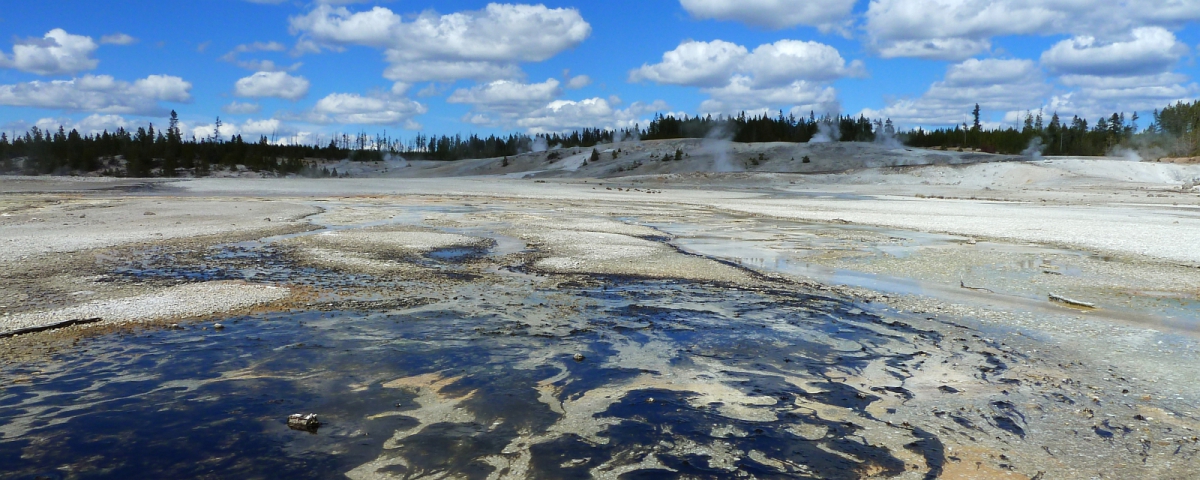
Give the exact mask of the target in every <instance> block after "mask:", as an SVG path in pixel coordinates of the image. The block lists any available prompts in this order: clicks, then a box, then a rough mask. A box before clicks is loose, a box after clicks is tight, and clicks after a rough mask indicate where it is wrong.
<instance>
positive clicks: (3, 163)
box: [0, 111, 635, 177]
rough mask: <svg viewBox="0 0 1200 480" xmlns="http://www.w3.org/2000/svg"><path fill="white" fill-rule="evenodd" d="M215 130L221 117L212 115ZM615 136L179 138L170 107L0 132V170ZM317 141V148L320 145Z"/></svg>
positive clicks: (140, 166)
mask: <svg viewBox="0 0 1200 480" xmlns="http://www.w3.org/2000/svg"><path fill="white" fill-rule="evenodd" d="M216 125H217V126H218V127H217V129H215V130H216V131H219V128H220V127H219V125H220V119H219V118H218V119H217V124H216ZM614 135H617V136H621V135H624V136H634V135H635V132H634V131H632V130H624V131H615V132H614V131H606V130H600V129H587V130H580V131H575V132H571V133H569V134H548V135H537V136H529V135H523V134H513V135H508V136H504V137H500V136H488V137H479V136H477V135H471V136H469V137H462V136H459V135H455V136H446V135H442V136H426V135H421V134H418V135H416V136H415V137H413V138H411V139H409V140H402V139H393V138H391V137H389V136H387V135H377V136H373V137H372V136H368V135H366V134H365V133H360V134H358V135H354V136H350V135H339V136H335V137H334V138H332V139H330V140H329V143H328V144H324V143H321V144H316V145H304V144H292V145H285V144H277V143H273V142H269V141H268V140H267V137H266V136H260V137H259V138H258V139H256V140H245V139H243V138H242V136H241V135H234V136H233V137H232V138H230V139H229V140H225V139H223V138H220V137H217V136H215V135H213V136H210V137H207V138H195V137H194V136H193V137H192V138H189V139H185V138H183V136H182V135H181V134H180V131H179V121H178V115H177V114H176V112H173V111H172V112H171V117H170V119H169V120H168V124H167V128H165V129H155V127H154V125H153V124H150V125H148V126H147V127H138V129H137V130H135V131H131V130H126V129H124V128H118V129H117V130H116V131H115V132H108V131H104V132H101V133H97V134H89V135H83V134H80V133H79V132H78V131H76V130H71V131H66V130H65V129H64V128H63V127H59V128H58V131H49V130H43V129H40V128H38V127H31V128H30V129H29V131H27V132H25V133H24V134H23V135H19V136H15V137H14V138H9V137H8V134H7V133H0V173H23V174H32V175H36V174H69V173H88V172H99V173H101V174H104V175H111V176H129V177H150V176H163V177H174V176H178V175H181V174H190V175H196V176H204V175H208V174H210V173H211V172H212V171H213V170H214V169H233V168H235V167H236V166H239V165H240V166H244V167H245V168H247V169H250V170H253V171H265V172H274V173H280V174H289V173H301V174H309V175H315V176H321V175H327V174H328V173H327V170H324V169H318V168H317V166H316V164H317V161H320V160H327V161H340V160H347V159H348V160H351V161H383V160H387V159H388V156H389V155H400V156H402V157H404V158H406V159H414V160H419V159H427V160H447V161H449V160H462V159H468V158H490V157H502V156H513V155H518V154H521V153H524V152H530V151H535V150H547V149H550V148H577V147H592V146H595V145H598V144H601V143H609V142H612V141H613V138H614ZM322 145H323V146H322Z"/></svg>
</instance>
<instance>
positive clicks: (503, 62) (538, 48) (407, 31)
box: [290, 3, 592, 82]
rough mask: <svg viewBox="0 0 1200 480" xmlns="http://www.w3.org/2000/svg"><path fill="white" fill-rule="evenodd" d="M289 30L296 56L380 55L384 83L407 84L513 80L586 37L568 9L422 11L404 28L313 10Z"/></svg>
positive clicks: (366, 14)
mask: <svg viewBox="0 0 1200 480" xmlns="http://www.w3.org/2000/svg"><path fill="white" fill-rule="evenodd" d="M290 28H291V31H292V33H293V34H297V35H300V36H301V39H300V44H304V45H305V48H304V49H299V48H298V50H311V49H312V48H313V47H325V48H340V47H344V46H348V45H363V46H369V47H375V48H380V49H383V50H384V52H385V58H386V59H387V61H388V62H389V63H390V64H391V68H389V69H388V74H387V78H389V79H391V80H395V81H406V82H417V81H447V80H456V79H461V78H475V79H495V78H513V77H515V75H513V73H514V70H515V65H516V64H517V63H519V62H540V61H543V60H546V59H548V58H550V57H553V56H554V55H557V54H558V53H559V52H562V51H563V50H566V49H569V48H573V47H575V46H576V45H579V43H581V42H583V40H584V39H586V38H587V37H588V36H590V35H591V31H592V28H591V25H589V24H588V23H587V22H586V21H584V20H583V17H582V16H580V14H579V11H578V10H575V9H565V8H555V9H551V8H547V7H546V6H544V5H509V4H495V3H493V4H489V5H487V7H485V8H484V9H483V10H477V11H466V12H458V13H452V14H446V15H440V14H437V13H434V12H430V11H427V12H425V13H422V14H420V15H418V16H417V17H415V18H413V19H411V21H406V20H405V18H404V17H402V16H401V15H398V14H396V13H394V12H393V11H391V10H389V9H387V8H384V7H375V8H372V9H371V10H368V11H362V12H351V11H350V10H349V9H347V8H345V7H332V6H329V5H318V6H317V7H316V8H314V9H313V10H312V11H310V12H308V13H307V14H304V15H300V16H295V17H292V18H291V19H290ZM298 46H299V45H298ZM410 66H416V68H410ZM407 70H413V71H412V72H408V71H407ZM477 72H483V73H477ZM489 75H494V76H491V77H490V78H488V76H489Z"/></svg>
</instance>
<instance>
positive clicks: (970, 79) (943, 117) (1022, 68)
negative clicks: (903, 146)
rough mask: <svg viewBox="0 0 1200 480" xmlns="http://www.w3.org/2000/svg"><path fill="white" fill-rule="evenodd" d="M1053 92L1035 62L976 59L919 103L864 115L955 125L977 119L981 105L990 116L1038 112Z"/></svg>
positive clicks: (950, 71) (951, 71) (904, 102)
mask: <svg viewBox="0 0 1200 480" xmlns="http://www.w3.org/2000/svg"><path fill="white" fill-rule="evenodd" d="M1051 90H1052V86H1051V85H1050V84H1049V83H1046V80H1045V78H1044V76H1043V74H1042V72H1041V70H1039V69H1038V67H1037V64H1035V63H1034V62H1033V61H1032V60H1025V59H994V58H992V59H985V60H978V59H970V60H967V61H965V62H961V63H958V64H955V65H951V66H950V67H949V68H947V70H946V76H945V78H944V79H943V80H941V81H938V82H934V83H933V84H932V85H931V86H930V87H929V90H927V91H926V92H925V93H924V94H923V95H922V96H920V97H918V98H915V99H900V100H896V101H893V102H891V103H890V104H889V105H888V106H887V107H885V108H883V109H879V110H875V109H865V110H863V111H862V112H861V113H862V114H863V115H866V116H868V117H871V118H891V119H892V120H893V121H895V122H896V123H898V124H899V125H902V126H908V127H912V126H943V125H955V124H961V123H963V122H970V121H972V120H973V119H972V118H971V110H972V109H973V108H974V106H975V104H979V105H980V107H981V108H982V109H984V110H987V111H1015V110H1021V111H1024V110H1036V109H1037V107H1038V106H1040V105H1042V102H1043V101H1044V100H1045V98H1046V96H1047V95H1049V94H1050V92H1051Z"/></svg>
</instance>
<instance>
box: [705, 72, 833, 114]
mask: <svg viewBox="0 0 1200 480" xmlns="http://www.w3.org/2000/svg"><path fill="white" fill-rule="evenodd" d="M703 92H704V93H707V94H708V95H709V97H710V98H709V99H708V100H705V101H703V102H701V103H700V110H701V111H702V112H704V113H712V114H735V113H737V112H742V111H747V112H756V113H763V112H769V111H772V110H773V109H774V108H775V107H778V106H786V107H787V108H788V110H789V112H791V113H795V114H798V115H799V114H808V113H809V112H810V111H815V112H822V113H829V112H838V111H839V110H840V106H839V105H838V100H837V91H836V90H834V89H833V88H832V87H828V86H824V85H822V84H819V83H814V82H808V81H804V80H797V81H794V82H792V83H790V84H787V85H783V86H773V87H769V88H761V87H758V86H756V85H755V82H754V80H753V79H751V78H749V77H745V76H740V75H739V76H735V77H734V78H733V79H732V80H730V82H729V84H727V85H725V86H722V87H718V88H708V89H704V90H703Z"/></svg>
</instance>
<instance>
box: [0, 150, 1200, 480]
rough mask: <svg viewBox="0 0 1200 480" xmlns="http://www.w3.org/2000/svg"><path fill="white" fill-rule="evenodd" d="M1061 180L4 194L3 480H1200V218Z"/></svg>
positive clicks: (215, 186) (400, 185)
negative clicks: (735, 479) (14, 330)
mask: <svg viewBox="0 0 1200 480" xmlns="http://www.w3.org/2000/svg"><path fill="white" fill-rule="evenodd" d="M647 148H649V147H647ZM652 153H655V152H650V153H647V155H650V154H652ZM1060 162H1066V164H1069V165H1066V166H1064V165H1063V164H1055V163H1052V162H1050V163H1046V164H1044V165H1043V164H1028V165H1025V164H1022V165H1015V164H1014V165H1009V164H1003V165H1004V167H1003V168H1001V167H998V166H997V165H996V164H988V165H969V166H957V167H924V168H923V169H920V170H911V169H908V168H910V167H904V169H899V170H893V171H890V172H881V171H864V172H857V173H850V174H843V175H842V176H839V177H837V178H838V179H839V181H838V182H827V183H822V182H821V181H818V179H815V178H813V177H805V176H795V175H780V174H770V173H736V174H725V175H712V174H705V173H696V174H681V173H665V174H655V175H646V176H634V177H627V178H621V179H612V178H608V179H586V180H583V179H581V180H565V181H554V180H547V181H546V182H547V183H535V181H533V180H521V179H505V178H501V177H486V178H466V179H463V178H456V179H416V180H403V181H401V180H396V179H340V180H325V181H311V180H289V179H203V180H188V181H180V182H172V183H168V184H160V185H156V186H155V188H153V189H151V191H149V192H142V193H139V194H138V195H129V192H127V191H123V190H101V191H95V192H91V193H78V192H79V189H76V188H73V187H71V186H70V185H66V184H64V185H58V186H55V188H58V189H60V190H61V191H56V190H54V189H53V188H50V189H43V190H46V191H43V193H38V194H29V193H25V192H24V191H22V192H20V193H8V194H5V195H3V196H0V201H2V202H3V205H4V207H3V208H4V210H3V212H4V213H5V214H6V215H10V216H6V217H3V221H5V222H10V223H7V224H5V225H6V226H5V228H4V229H3V238H5V239H7V240H10V241H9V242H8V243H12V244H20V245H21V246H20V247H16V248H15V250H12V251H15V252H17V253H12V254H6V255H5V256H0V267H3V268H6V269H8V270H9V271H13V272H16V273H17V275H16V276H15V278H16V280H17V281H16V282H11V283H10V284H9V285H6V286H4V287H2V288H0V293H2V294H3V296H2V297H0V298H2V299H3V302H4V303H3V307H0V310H3V312H4V314H3V316H2V317H0V318H2V320H0V322H7V323H8V324H11V325H12V326H14V327H15V326H17V325H21V326H24V325H37V324H46V323H51V322H56V321H60V320H63V319H72V318H75V317H93V316H95V317H103V318H106V320H105V322H106V323H104V324H95V325H94V324H87V325H76V326H72V327H70V328H67V329H62V330H52V331H47V332H40V333H34V334H28V335H19V336H15V337H12V338H7V339H0V351H3V352H4V354H3V359H2V361H0V379H2V380H0V470H2V471H5V472H14V473H15V475H17V476H18V477H36V476H39V475H43V476H50V477H51V478H58V477H63V476H64V475H67V476H71V475H75V476H81V477H86V476H89V475H92V476H94V475H108V476H114V475H115V476H122V475H153V476H159V477H171V478H179V477H196V476H203V475H213V474H217V475H219V476H233V477H262V476H283V475H287V476H297V477H315V478H329V477H338V476H346V477H348V478H355V479H360V478H361V479H374V478H448V477H479V478H528V477H532V476H542V477H554V478H562V477H598V478H630V477H632V476H637V475H655V476H673V477H689V478H725V477H729V476H734V475H745V476H754V477H780V476H790V477H800V478H863V477H883V478H1030V479H1032V478H1042V479H1045V478H1093V477H1104V476H1111V475H1117V476H1120V477H1138V478H1191V477H1194V476H1196V475H1197V474H1200V467H1197V465H1200V407H1198V405H1200V388H1197V387H1196V385H1195V383H1194V381H1192V380H1193V379H1192V377H1193V376H1194V372H1195V371H1196V369H1197V368H1200V348H1198V341H1197V337H1196V333H1195V331H1196V330H1197V320H1196V319H1197V318H1198V317H1200V309H1197V301H1198V299H1197V296H1198V295H1200V291H1198V290H1197V288H1198V286H1200V269H1196V268H1194V266H1193V265H1194V264H1195V263H1197V262H1196V259H1195V258H1193V257H1192V255H1193V253H1191V251H1190V250H1188V251H1184V252H1179V251H1177V250H1176V249H1177V247H1178V245H1179V243H1180V242H1186V241H1190V240H1189V239H1190V237H1188V235H1190V233H1188V232H1189V231H1191V230H1188V229H1196V230H1200V215H1193V213H1192V212H1193V210H1192V209H1193V208H1194V207H1195V206H1197V205H1200V201H1197V199H1196V198H1194V197H1195V195H1194V194H1193V195H1192V196H1188V194H1186V193H1183V192H1181V191H1179V188H1178V187H1171V183H1170V182H1174V181H1175V177H1170V178H1167V177H1163V179H1160V180H1156V181H1151V180H1154V179H1155V178H1157V177H1153V175H1157V174H1160V173H1162V172H1157V171H1156V172H1157V173H1156V172H1151V171H1150V170H1146V169H1142V170H1139V171H1141V172H1142V173H1140V175H1142V177H1139V180H1140V181H1137V182H1134V181H1132V180H1120V179H1116V178H1114V177H1115V176H1116V175H1126V172H1125V171H1124V170H1122V171H1121V172H1119V173H1114V174H1113V175H1109V176H1108V177H1104V176H1103V175H1100V176H1096V175H1092V176H1088V177H1086V178H1085V177H1083V176H1081V174H1080V173H1079V172H1080V171H1083V170H1082V169H1081V168H1079V167H1078V166H1077V165H1075V164H1074V163H1071V162H1074V161H1073V160H1072V161H1067V160H1062V161H1060ZM1175 167H1178V166H1175ZM1121 168H1125V166H1121ZM1134 168H1140V167H1134ZM906 169H908V170H906ZM939 169H940V170H939ZM1110 171H1112V172H1117V170H1116V169H1110ZM1031 172H1032V173H1031ZM993 173H994V174H996V178H997V179H996V180H988V181H989V182H991V183H988V184H987V185H986V186H985V187H981V186H979V185H980V183H979V182H982V180H980V178H981V177H991V176H992V175H991V174H993ZM1184 173H1185V174H1186V173H1187V172H1184ZM1152 174H1153V175H1152ZM955 176H957V177H955ZM933 178H939V179H941V180H938V181H937V182H929V183H923V182H928V181H929V180H930V179H933ZM1030 178H1036V179H1040V180H1036V181H1028V182H1027V181H1026V180H1028V179H1030ZM1126 178H1128V177H1126ZM1168 180H1169V181H1168ZM964 182H965V183H966V184H964ZM972 182H975V183H972ZM1156 182H1157V183H1156ZM67 183H69V182H67ZM935 183H936V185H935ZM968 184H969V185H968ZM983 188H987V190H984V189H983ZM1171 188H1175V190H1171ZM934 190H936V191H934ZM247 191H253V192H256V195H255V197H254V198H252V199H246V198H244V195H245V194H244V192H247ZM67 192H70V193H67ZM1114 192H1116V193H1119V195H1113V193H1114ZM1135 194H1136V195H1138V196H1136V197H1135V196H1134V195H1135ZM1148 195H1169V196H1168V197H1158V196H1152V197H1151V196H1148ZM931 197H941V198H931ZM971 197H975V198H974V199H972V198H971ZM1099 198H1103V199H1105V201H1103V202H1101V201H1099V200H1096V199H1099ZM1164 198H1165V199H1166V200H1163V199H1164ZM1042 199H1045V200H1046V201H1044V202H1043V201H1042ZM81 212H82V213H81ZM97 212H103V213H97ZM146 212H153V213H154V215H145V213H146ZM189 213H190V214H192V215H193V216H195V215H199V214H201V213H203V214H204V216H201V217H199V218H195V219H196V222H190V221H189V218H188V214H189ZM80 214H83V215H86V217H84V218H82V219H80V218H79V216H78V215H80ZM33 218H38V219H49V220H47V221H45V222H37V221H34V220H32V219H33ZM100 218H103V219H105V223H103V224H99V223H96V224H93V223H91V221H94V220H97V219H100ZM267 218H270V221H268V220H266V219H267ZM989 218H991V219H993V220H990V221H989V220H988V219H989ZM138 222H142V223H141V224H140V225H141V226H140V227H136V228H141V229H145V230H144V231H143V230H136V229H132V230H131V231H123V230H122V229H120V228H118V226H119V225H121V224H123V223H131V224H134V225H138V224H139V223H138ZM176 222H178V223H176ZM1175 222H1179V223H1175ZM64 223H65V224H66V225H63V224H64ZM9 225H12V226H19V227H20V228H17V229H10V228H8V226H9ZM1088 225H1093V226H1094V225H1103V226H1104V229H1102V230H1100V231H1096V232H1094V234H1093V235H1090V236H1089V235H1085V233H1086V229H1087V228H1088ZM139 232H151V233H162V234H163V236H162V237H158V236H157V235H152V234H151V235H149V237H150V238H147V235H145V234H144V233H143V234H141V235H135V234H134V233H139ZM1139 232H1141V233H1139ZM63 237H66V238H63ZM1049 293H1056V294H1060V295H1065V296H1068V297H1071V298H1078V299H1082V300H1085V301H1088V302H1094V303H1096V304H1097V306H1098V307H1099V308H1098V309H1094V310H1082V309H1072V308H1069V307H1067V306H1063V305H1055V304H1053V303H1051V302H1050V301H1049V300H1048V296H1047V295H1048V294H1049ZM168 317H169V318H170V319H169V320H163V319H164V318H168ZM164 322H171V323H178V324H179V328H177V329H170V328H162V327H161V326H162V325H163V324H164ZM217 323H220V324H221V327H222V328H217V326H216V324H217ZM294 413H317V414H318V415H319V416H320V418H321V420H322V423H323V426H322V427H321V428H320V429H318V431H317V432H316V433H315V434H312V433H308V432H300V431H292V430H289V429H288V428H287V426H286V419H287V417H288V415H291V414H294ZM133 451H137V452H142V454H141V455H136V456H134V455H130V454H129V452H133ZM63 472H70V473H69V475H68V474H64V473H63ZM56 476H57V477H56Z"/></svg>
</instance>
